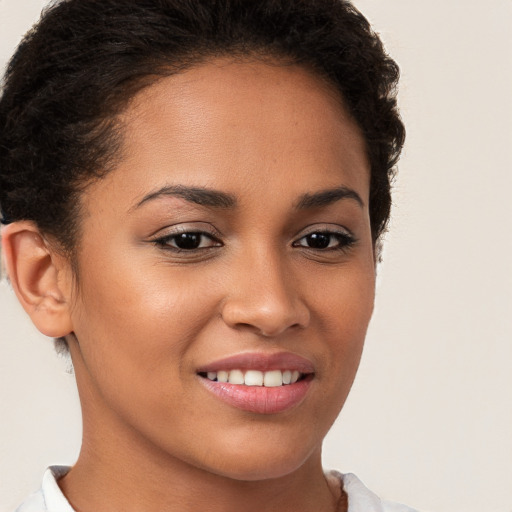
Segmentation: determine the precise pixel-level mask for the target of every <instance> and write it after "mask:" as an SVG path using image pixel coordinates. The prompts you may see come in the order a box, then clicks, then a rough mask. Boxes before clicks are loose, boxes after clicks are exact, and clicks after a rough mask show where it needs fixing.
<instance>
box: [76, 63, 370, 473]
mask: <svg viewBox="0 0 512 512" xmlns="http://www.w3.org/2000/svg"><path fill="white" fill-rule="evenodd" d="M122 122H123V127H124V128H123V130H124V133H125V147H124V151H123V155H122V160H121V162H120V163H119V164H118V167H117V168H116V169H114V170H113V171H112V172H111V173H110V174H108V175H107V177H106V178H105V179H102V180H101V181H98V182H96V183H94V184H93V185H91V186H90V187H89V188H88V189H87V191H86V192H84V195H83V198H82V202H83V210H84V212H85V213H84V217H83V227H82V233H81V239H80V244H79V252H78V267H79V276H80V277H79V284H78V288H77V291H76V296H75V297H74V298H73V299H74V300H73V304H74V307H73V309H72V311H71V320H72V325H73V330H74V333H75V334H76V338H77V340H78V342H74V341H72V340H71V342H70V344H71V351H72V357H73V361H74V365H75V371H76V374H77V381H78V386H79V391H80V394H81V398H82V402H83V408H84V423H85V424H84V429H85V430H84V433H85V435H86V436H87V435H90V436H91V439H90V440H89V441H90V442H93V440H92V439H93V438H94V436H96V438H97V439H100V438H102V439H109V440H110V444H109V446H110V450H111V452H112V456H115V453H116V451H117V450H118V451H119V452H120V453H121V451H123V450H124V452H125V453H126V451H129V452H131V453H132V454H134V453H135V452H137V453H139V454H146V455H147V454H149V453H151V454H153V456H156V454H158V457H161V458H162V460H165V459H167V460H169V461H174V462H175V463H178V462H179V463H182V464H186V465H188V466H192V467H195V468H199V469H200V470H205V471H208V472H210V473H215V474H218V475H224V476H228V477H231V478H236V479H247V480H254V479H262V478H270V477H277V476H280V475H285V474H288V473H290V472H292V471H294V470H296V469H297V468H300V467H301V466H303V465H304V464H307V463H308V462H309V461H312V460H313V459H314V460H316V461H318V459H319V455H320V447H321V443H322V440H323V438H324V436H325V434H326V433H327V431H328V429H329V428H330V426H331V424H332V422H333V421H334V419H335V418H336V416H337V415H338V413H339V411H340V409H341V407H342V405H343V403H344V401H345V399H346V397H347V394H348V392H349V389H350V386H351V384H352V381H353V379H354V375H355V372H356V369H357V366H358V363H359V358H360V354H361V350H362V346H363V340H364V337H365V332H366V328H367V324H368V322H369V319H370V316H371V312H372V308H373V299H374V255H373V245H372V237H371V232H370V222H369V215H368V195H369V165H368V161H367V158H366V156H365V147H364V141H363V139H362V136H361V134H360V132H359V130H358V128H357V126H356V124H355V123H354V121H353V120H352V119H351V118H350V116H349V115H348V114H347V112H346V110H345V108H344V107H343V105H342V102H341V100H340V98H339V97H338V95H337V93H336V92H335V91H333V90H331V89H330V87H329V86H328V85H326V84H325V83H324V82H323V81H322V80H320V79H319V78H317V77H315V76H313V75H312V74H310V73H309V72H308V71H306V70H303V69H301V68H298V67H293V66H286V67H281V66H278V65H269V64H264V63H258V62H229V61H222V60H217V61H212V62H209V63H206V64H203V65H200V66H197V67H195V68H192V69H190V70H188V71H186V72H184V73H182V74H179V75H177V76H173V77H168V78H164V79H161V80H160V81H158V82H157V83H156V84H154V85H152V86H150V87H149V88H147V89H145V90H144V91H143V92H141V93H139V94H138V96H137V97H136V98H135V99H134V101H133V103H132V104H131V105H130V107H129V108H128V110H127V112H126V113H125V114H124V116H123V119H122ZM226 381H227V382H226ZM86 440H87V437H86V438H85V441H86ZM85 441H84V442H85ZM127 446H129V447H130V448H129V449H128V450H126V447H127ZM134 456H135V455H134ZM141 457H143V455H141Z"/></svg>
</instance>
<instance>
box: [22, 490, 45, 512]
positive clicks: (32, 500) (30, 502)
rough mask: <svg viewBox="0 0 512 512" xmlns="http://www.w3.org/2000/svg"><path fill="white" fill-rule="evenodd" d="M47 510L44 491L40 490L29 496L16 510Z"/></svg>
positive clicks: (25, 511)
mask: <svg viewBox="0 0 512 512" xmlns="http://www.w3.org/2000/svg"><path fill="white" fill-rule="evenodd" d="M46 510H47V508H46V505H45V504H44V497H43V491H42V490H39V491H38V492H36V493H34V494H32V495H31V496H29V497H28V498H27V499H26V500H25V501H24V502H23V503H22V504H21V505H20V506H19V507H18V508H17V509H16V510H15V511H14V512H46Z"/></svg>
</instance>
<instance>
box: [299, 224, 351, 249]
mask: <svg viewBox="0 0 512 512" xmlns="http://www.w3.org/2000/svg"><path fill="white" fill-rule="evenodd" d="M315 233H319V234H324V235H329V236H333V237H337V238H338V243H337V244H336V245H335V246H334V247H324V248H315V247H308V246H307V245H303V244H302V243H301V241H303V240H304V239H305V238H306V237H308V236H309V235H312V234H315ZM357 242H358V239H357V238H356V236H355V235H354V234H353V233H352V231H351V230H350V229H348V228H346V227H345V226H341V225H339V224H314V225H311V226H308V227H307V228H305V229H304V230H302V232H300V233H299V234H298V235H297V236H296V237H295V238H294V241H293V242H292V247H295V248H299V249H304V250H307V251H312V252H319V253H329V252H331V253H335V252H343V251H348V250H349V249H350V248H351V247H353V246H354V245H355V244H356V243H357Z"/></svg>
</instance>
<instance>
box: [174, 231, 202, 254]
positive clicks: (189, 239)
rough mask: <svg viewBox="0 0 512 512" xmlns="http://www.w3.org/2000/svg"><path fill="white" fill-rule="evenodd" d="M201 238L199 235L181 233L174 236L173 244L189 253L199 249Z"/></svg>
mask: <svg viewBox="0 0 512 512" xmlns="http://www.w3.org/2000/svg"><path fill="white" fill-rule="evenodd" d="M202 238H203V235H202V234H201V233H181V234H179V235H175V236H174V244H175V245H176V247H177V248H178V249H183V250H186V251H190V250H193V249H198V248H199V247H200V245H201V240H202Z"/></svg>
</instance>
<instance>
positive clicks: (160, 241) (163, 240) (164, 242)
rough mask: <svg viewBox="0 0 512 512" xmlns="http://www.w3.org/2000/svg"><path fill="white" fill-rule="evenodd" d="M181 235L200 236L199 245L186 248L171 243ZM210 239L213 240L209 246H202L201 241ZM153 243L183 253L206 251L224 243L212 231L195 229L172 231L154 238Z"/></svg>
mask: <svg viewBox="0 0 512 512" xmlns="http://www.w3.org/2000/svg"><path fill="white" fill-rule="evenodd" d="M179 237H183V238H182V239H183V240H184V237H199V247H192V248H188V249H185V248H183V247H177V246H176V245H174V246H173V245H171V244H172V242H176V240H177V239H178V238H179ZM205 238H206V239H208V240H210V242H211V245H208V246H207V247H200V245H201V243H203V242H204V239H205ZM153 243H154V244H156V245H157V247H160V248H162V249H165V250H168V251H174V252H182V253H193V252H195V251H204V250H208V249H212V248H214V247H221V246H222V245H223V244H222V242H221V241H220V240H219V239H218V238H217V237H215V236H213V235H212V234H211V233H207V232H204V231H194V230H190V231H187V230H183V231H179V232H177V233H172V234H169V235H165V236H162V237H160V238H157V239H155V240H153Z"/></svg>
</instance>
